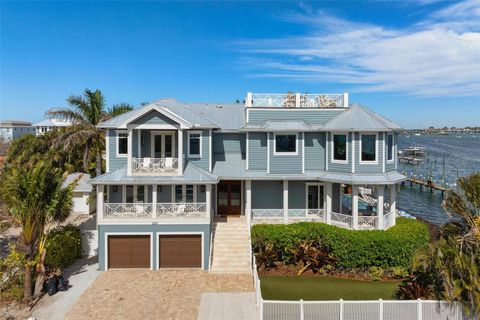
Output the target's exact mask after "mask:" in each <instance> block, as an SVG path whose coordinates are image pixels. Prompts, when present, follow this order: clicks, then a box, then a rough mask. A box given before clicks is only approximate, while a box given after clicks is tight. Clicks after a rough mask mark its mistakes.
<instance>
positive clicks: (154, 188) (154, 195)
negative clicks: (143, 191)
mask: <svg viewBox="0 0 480 320" xmlns="http://www.w3.org/2000/svg"><path fill="white" fill-rule="evenodd" d="M157 191H158V186H157V185H156V184H154V185H153V186H152V218H153V219H155V218H156V217H157Z"/></svg>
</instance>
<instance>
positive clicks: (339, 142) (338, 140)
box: [333, 134, 347, 162]
mask: <svg viewBox="0 0 480 320" xmlns="http://www.w3.org/2000/svg"><path fill="white" fill-rule="evenodd" d="M333 160H334V161H339V162H346V161H347V135H346V134H334V135H333Z"/></svg>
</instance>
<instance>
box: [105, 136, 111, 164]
mask: <svg viewBox="0 0 480 320" xmlns="http://www.w3.org/2000/svg"><path fill="white" fill-rule="evenodd" d="M105 133H106V134H105V166H106V169H107V172H110V137H109V135H110V129H107V130H106V132H105Z"/></svg>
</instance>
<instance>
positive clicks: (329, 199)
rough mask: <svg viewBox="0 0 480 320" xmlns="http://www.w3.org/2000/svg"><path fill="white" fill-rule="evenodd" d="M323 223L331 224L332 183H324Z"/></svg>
mask: <svg viewBox="0 0 480 320" xmlns="http://www.w3.org/2000/svg"><path fill="white" fill-rule="evenodd" d="M325 196H326V197H325V222H326V223H327V224H331V223H332V183H331V182H326V183H325Z"/></svg>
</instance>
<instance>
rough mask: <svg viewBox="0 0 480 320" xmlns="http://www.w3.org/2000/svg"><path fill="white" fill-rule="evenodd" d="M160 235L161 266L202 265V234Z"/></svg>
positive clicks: (192, 266) (193, 266) (188, 266)
mask: <svg viewBox="0 0 480 320" xmlns="http://www.w3.org/2000/svg"><path fill="white" fill-rule="evenodd" d="M159 237H160V239H159V243H160V245H159V251H160V253H159V255H158V256H159V259H160V263H159V264H160V268H201V267H202V237H201V236H200V235H161V236H159Z"/></svg>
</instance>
